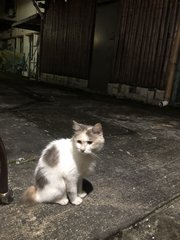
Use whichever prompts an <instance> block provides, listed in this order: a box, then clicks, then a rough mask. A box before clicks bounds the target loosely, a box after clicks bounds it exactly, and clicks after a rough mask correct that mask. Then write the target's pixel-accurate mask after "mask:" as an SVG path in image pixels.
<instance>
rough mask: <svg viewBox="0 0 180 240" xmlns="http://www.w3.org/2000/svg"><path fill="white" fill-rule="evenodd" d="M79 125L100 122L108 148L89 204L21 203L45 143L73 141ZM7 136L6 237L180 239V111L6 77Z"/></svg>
mask: <svg viewBox="0 0 180 240" xmlns="http://www.w3.org/2000/svg"><path fill="white" fill-rule="evenodd" d="M72 120H76V121H79V122H82V123H85V124H93V123H96V122H101V123H102V125H103V129H104V136H105V139H106V144H105V147H104V150H103V151H102V152H101V153H100V155H99V159H98V161H97V168H96V172H95V173H94V174H93V175H92V176H90V177H89V178H88V179H87V181H86V182H85V188H87V189H88V190H89V194H88V196H87V197H86V198H85V199H84V201H83V203H82V205H80V206H73V205H71V204H68V205H67V206H60V205H57V204H36V205H34V206H29V205H26V204H24V203H22V202H21V195H22V193H23V191H24V190H25V189H26V188H27V187H28V186H29V185H30V184H32V183H33V181H34V180H33V172H34V168H35V166H36V163H37V159H38V156H39V155H40V152H41V151H42V149H43V148H44V147H45V145H46V144H47V143H48V142H49V141H51V140H53V139H55V138H61V137H71V135H72V130H71V125H72ZM0 135H1V137H2V138H3V141H4V143H5V147H6V151H7V156H8V160H9V186H10V187H12V189H13V191H14V201H13V202H12V203H11V204H10V205H0V239H2V240H9V239H15V240H16V239H17V240H27V239H39V240H41V239H44V240H55V239H57V240H86V239H112V240H118V239H121V240H150V239H157V240H177V239H180V147H179V146H180V111H179V109H171V108H170V107H167V108H165V109H160V108H158V107H152V106H148V105H143V104H140V103H134V102H127V101H121V100H117V99H113V98H109V97H105V96H95V95H93V94H90V93H83V92H81V91H72V90H68V89H64V88H60V87H53V86H50V85H46V84H40V83H37V82H28V81H25V80H23V81H20V80H19V79H18V78H17V77H13V78H12V79H10V78H9V79H7V76H6V77H5V76H3V75H2V74H1V78H0Z"/></svg>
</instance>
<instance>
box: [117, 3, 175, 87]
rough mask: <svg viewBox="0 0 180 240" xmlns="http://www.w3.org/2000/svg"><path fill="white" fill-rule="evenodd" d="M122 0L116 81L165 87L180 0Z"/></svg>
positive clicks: (133, 84)
mask: <svg viewBox="0 0 180 240" xmlns="http://www.w3.org/2000/svg"><path fill="white" fill-rule="evenodd" d="M120 2H121V4H120V5H121V8H122V9H123V11H124V12H122V10H121V11H120V13H121V14H123V17H122V16H120V20H119V26H118V32H119V40H118V41H116V42H117V45H116V46H115V51H116V55H115V56H116V57H115V59H114V64H113V66H114V68H113V79H112V82H119V83H121V84H122V83H124V84H128V85H132V86H140V87H146V88H157V89H165V87H166V76H167V68H168V66H167V63H168V59H169V56H170V54H171V50H172V42H173V39H174V36H175V26H176V24H177V15H178V14H180V13H179V10H180V9H179V5H180V1H179V0H157V1H153V0H151V1H143V0H140V1H123V0H120ZM137 16H138V18H137ZM137 19H138V20H137ZM137 21H138V24H137ZM125 23H126V24H125Z"/></svg>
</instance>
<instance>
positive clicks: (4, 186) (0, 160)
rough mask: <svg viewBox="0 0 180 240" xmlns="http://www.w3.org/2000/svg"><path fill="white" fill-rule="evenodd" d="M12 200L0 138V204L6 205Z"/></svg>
mask: <svg viewBox="0 0 180 240" xmlns="http://www.w3.org/2000/svg"><path fill="white" fill-rule="evenodd" d="M12 200H13V192H12V190H11V189H8V164H7V157H6V151H5V147H4V144H3V141H2V139H1V138H0V202H1V203H3V204H8V203H10V202H12Z"/></svg>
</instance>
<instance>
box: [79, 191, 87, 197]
mask: <svg viewBox="0 0 180 240" xmlns="http://www.w3.org/2000/svg"><path fill="white" fill-rule="evenodd" d="M78 196H79V197H80V198H85V197H86V196H87V193H86V192H81V193H78Z"/></svg>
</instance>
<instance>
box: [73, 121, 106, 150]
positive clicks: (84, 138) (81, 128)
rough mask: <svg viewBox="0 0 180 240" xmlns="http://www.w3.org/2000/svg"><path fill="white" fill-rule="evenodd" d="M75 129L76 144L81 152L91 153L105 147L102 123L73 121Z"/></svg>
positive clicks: (74, 139) (74, 138)
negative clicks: (86, 123)
mask: <svg viewBox="0 0 180 240" xmlns="http://www.w3.org/2000/svg"><path fill="white" fill-rule="evenodd" d="M73 130H74V135H73V141H74V146H75V148H76V149H77V150H78V151H79V152H81V153H85V154H91V153H94V152H98V151H100V150H101V149H102V148H103V145H104V142H105V140H104V137H103V131H102V126H101V124H100V123H96V124H95V125H94V126H90V125H84V124H81V123H77V122H75V121H73Z"/></svg>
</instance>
